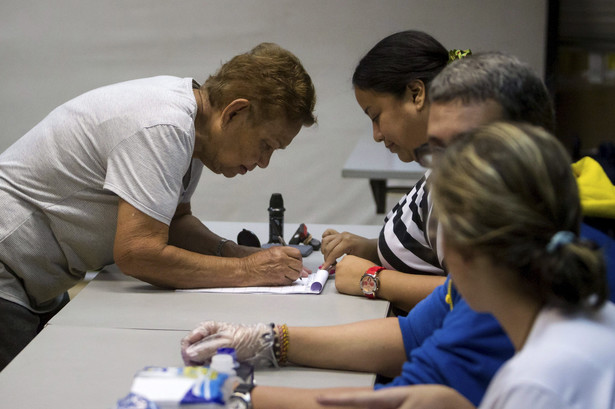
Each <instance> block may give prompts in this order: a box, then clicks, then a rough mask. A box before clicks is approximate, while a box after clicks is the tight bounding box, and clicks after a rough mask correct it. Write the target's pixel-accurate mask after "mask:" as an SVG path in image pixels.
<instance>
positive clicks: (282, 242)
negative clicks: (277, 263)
mask: <svg viewBox="0 0 615 409" xmlns="http://www.w3.org/2000/svg"><path fill="white" fill-rule="evenodd" d="M273 228H274V229H275V232H276V234H277V235H278V240H279V241H280V244H281V245H283V246H286V245H287V244H286V242H285V241H284V237H282V235H281V234H280V230H279V229H278V225H277V224H275V223H273Z"/></svg>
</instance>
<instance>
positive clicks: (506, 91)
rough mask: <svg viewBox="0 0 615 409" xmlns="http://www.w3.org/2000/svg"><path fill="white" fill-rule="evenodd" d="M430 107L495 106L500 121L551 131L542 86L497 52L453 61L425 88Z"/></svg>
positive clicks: (551, 113)
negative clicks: (499, 110) (455, 104)
mask: <svg viewBox="0 0 615 409" xmlns="http://www.w3.org/2000/svg"><path fill="white" fill-rule="evenodd" d="M428 95H429V100H430V102H432V103H448V102H451V101H454V100H460V101H462V102H463V103H464V104H473V103H481V102H485V101H487V100H493V101H495V102H497V103H498V104H499V105H500V106H501V107H502V111H503V115H504V118H503V119H507V120H511V121H518V122H527V123H530V124H532V125H536V126H541V127H543V128H545V129H547V130H549V131H550V132H554V130H555V111H554V109H553V103H552V101H551V97H550V95H549V92H548V91H547V88H546V87H545V84H544V83H543V81H542V80H541V79H540V78H539V77H538V75H537V74H536V73H535V72H534V71H533V70H532V69H531V68H530V67H529V66H528V65H527V64H524V63H522V62H520V61H519V60H518V59H517V58H515V57H513V56H510V55H506V54H503V53H498V52H489V53H479V54H474V55H471V56H468V57H466V58H463V59H461V60H457V61H454V62H453V63H451V64H449V65H448V66H447V67H445V68H444V69H443V70H442V72H440V74H438V76H437V77H436V78H435V79H434V80H433V81H432V82H431V84H430V86H429V94H428Z"/></svg>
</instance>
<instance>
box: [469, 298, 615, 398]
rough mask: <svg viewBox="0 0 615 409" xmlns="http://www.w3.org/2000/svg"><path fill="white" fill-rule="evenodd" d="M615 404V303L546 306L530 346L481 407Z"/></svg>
mask: <svg viewBox="0 0 615 409" xmlns="http://www.w3.org/2000/svg"><path fill="white" fill-rule="evenodd" d="M492 408H493V409H496V408H497V409H519V408H528V409H529V408H531V409H555V408H557V409H573V408H574V409H613V408H615V305H613V304H612V303H610V302H608V303H607V304H606V305H605V306H604V307H603V308H601V309H600V310H599V311H597V312H594V313H575V314H571V315H567V314H564V313H563V312H562V311H560V310H558V309H555V308H545V309H543V310H542V311H541V312H540V314H539V315H538V317H537V318H536V322H535V323H534V326H533V327H532V330H531V332H530V334H529V336H528V339H527V341H526V343H525V346H524V347H523V349H522V350H521V351H519V352H518V353H517V354H516V355H515V356H514V357H513V358H511V359H510V361H508V362H507V363H506V364H504V366H502V368H500V370H499V371H498V372H497V373H496V375H495V376H494V378H493V380H492V381H491V383H490V384H489V388H488V389H487V392H486V393H485V397H484V398H483V401H482V402H481V405H480V409H492Z"/></svg>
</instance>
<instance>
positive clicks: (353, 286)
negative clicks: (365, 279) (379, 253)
mask: <svg viewBox="0 0 615 409" xmlns="http://www.w3.org/2000/svg"><path fill="white" fill-rule="evenodd" d="M373 266H375V264H374V263H372V262H371V261H369V260H365V259H363V258H360V257H356V256H345V257H344V258H343V259H342V260H341V261H340V262H339V263H337V265H336V266H335V288H337V291H339V292H340V293H344V294H350V295H363V291H361V285H360V281H361V277H362V276H363V274H365V272H366V271H367V269H368V268H370V267H373Z"/></svg>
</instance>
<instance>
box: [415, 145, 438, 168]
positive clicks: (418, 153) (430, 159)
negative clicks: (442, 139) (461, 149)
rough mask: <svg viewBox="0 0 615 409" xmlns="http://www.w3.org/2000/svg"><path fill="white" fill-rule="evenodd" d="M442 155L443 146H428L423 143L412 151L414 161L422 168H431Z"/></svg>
mask: <svg viewBox="0 0 615 409" xmlns="http://www.w3.org/2000/svg"><path fill="white" fill-rule="evenodd" d="M442 153H444V147H443V146H434V145H430V144H429V142H425V143H424V144H422V145H421V146H419V147H418V148H415V149H414V159H415V160H416V161H417V162H418V164H419V165H421V166H422V167H424V168H432V167H434V166H435V164H436V163H437V161H438V158H439V157H440V156H442Z"/></svg>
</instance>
